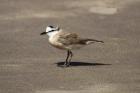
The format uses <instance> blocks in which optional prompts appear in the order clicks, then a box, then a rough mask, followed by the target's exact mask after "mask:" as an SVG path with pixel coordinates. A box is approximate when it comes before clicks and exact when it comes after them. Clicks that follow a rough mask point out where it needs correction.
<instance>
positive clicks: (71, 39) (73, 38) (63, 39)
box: [58, 32, 79, 45]
mask: <svg viewBox="0 0 140 93" xmlns="http://www.w3.org/2000/svg"><path fill="white" fill-rule="evenodd" d="M78 41H79V39H78V35H77V34H75V33H68V32H63V33H61V34H60V35H59V38H58V42H60V43H62V44H64V45H71V44H75V43H77V42H78Z"/></svg>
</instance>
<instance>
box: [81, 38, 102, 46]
mask: <svg viewBox="0 0 140 93" xmlns="http://www.w3.org/2000/svg"><path fill="white" fill-rule="evenodd" d="M95 42H100V43H104V41H100V40H96V39H84V40H81V41H80V43H81V44H87V45H88V44H92V43H95Z"/></svg>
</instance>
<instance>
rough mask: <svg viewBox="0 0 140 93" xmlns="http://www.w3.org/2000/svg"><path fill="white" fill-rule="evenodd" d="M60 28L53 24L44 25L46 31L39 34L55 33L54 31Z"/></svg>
mask: <svg viewBox="0 0 140 93" xmlns="http://www.w3.org/2000/svg"><path fill="white" fill-rule="evenodd" d="M59 30H60V28H59V27H58V26H57V27H54V26H51V25H50V26H47V27H46V31H45V32H42V33H41V34H40V35H45V34H47V35H49V36H50V35H51V34H52V33H56V32H58V31H59Z"/></svg>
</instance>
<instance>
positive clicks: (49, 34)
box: [47, 31, 58, 37]
mask: <svg viewBox="0 0 140 93" xmlns="http://www.w3.org/2000/svg"><path fill="white" fill-rule="evenodd" d="M57 33H58V32H57V31H56V32H49V33H47V35H48V36H49V37H51V36H54V35H55V34H57Z"/></svg>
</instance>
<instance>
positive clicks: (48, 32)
mask: <svg viewBox="0 0 140 93" xmlns="http://www.w3.org/2000/svg"><path fill="white" fill-rule="evenodd" d="M54 31H56V30H51V31H48V32H47V33H50V32H54Z"/></svg>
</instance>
